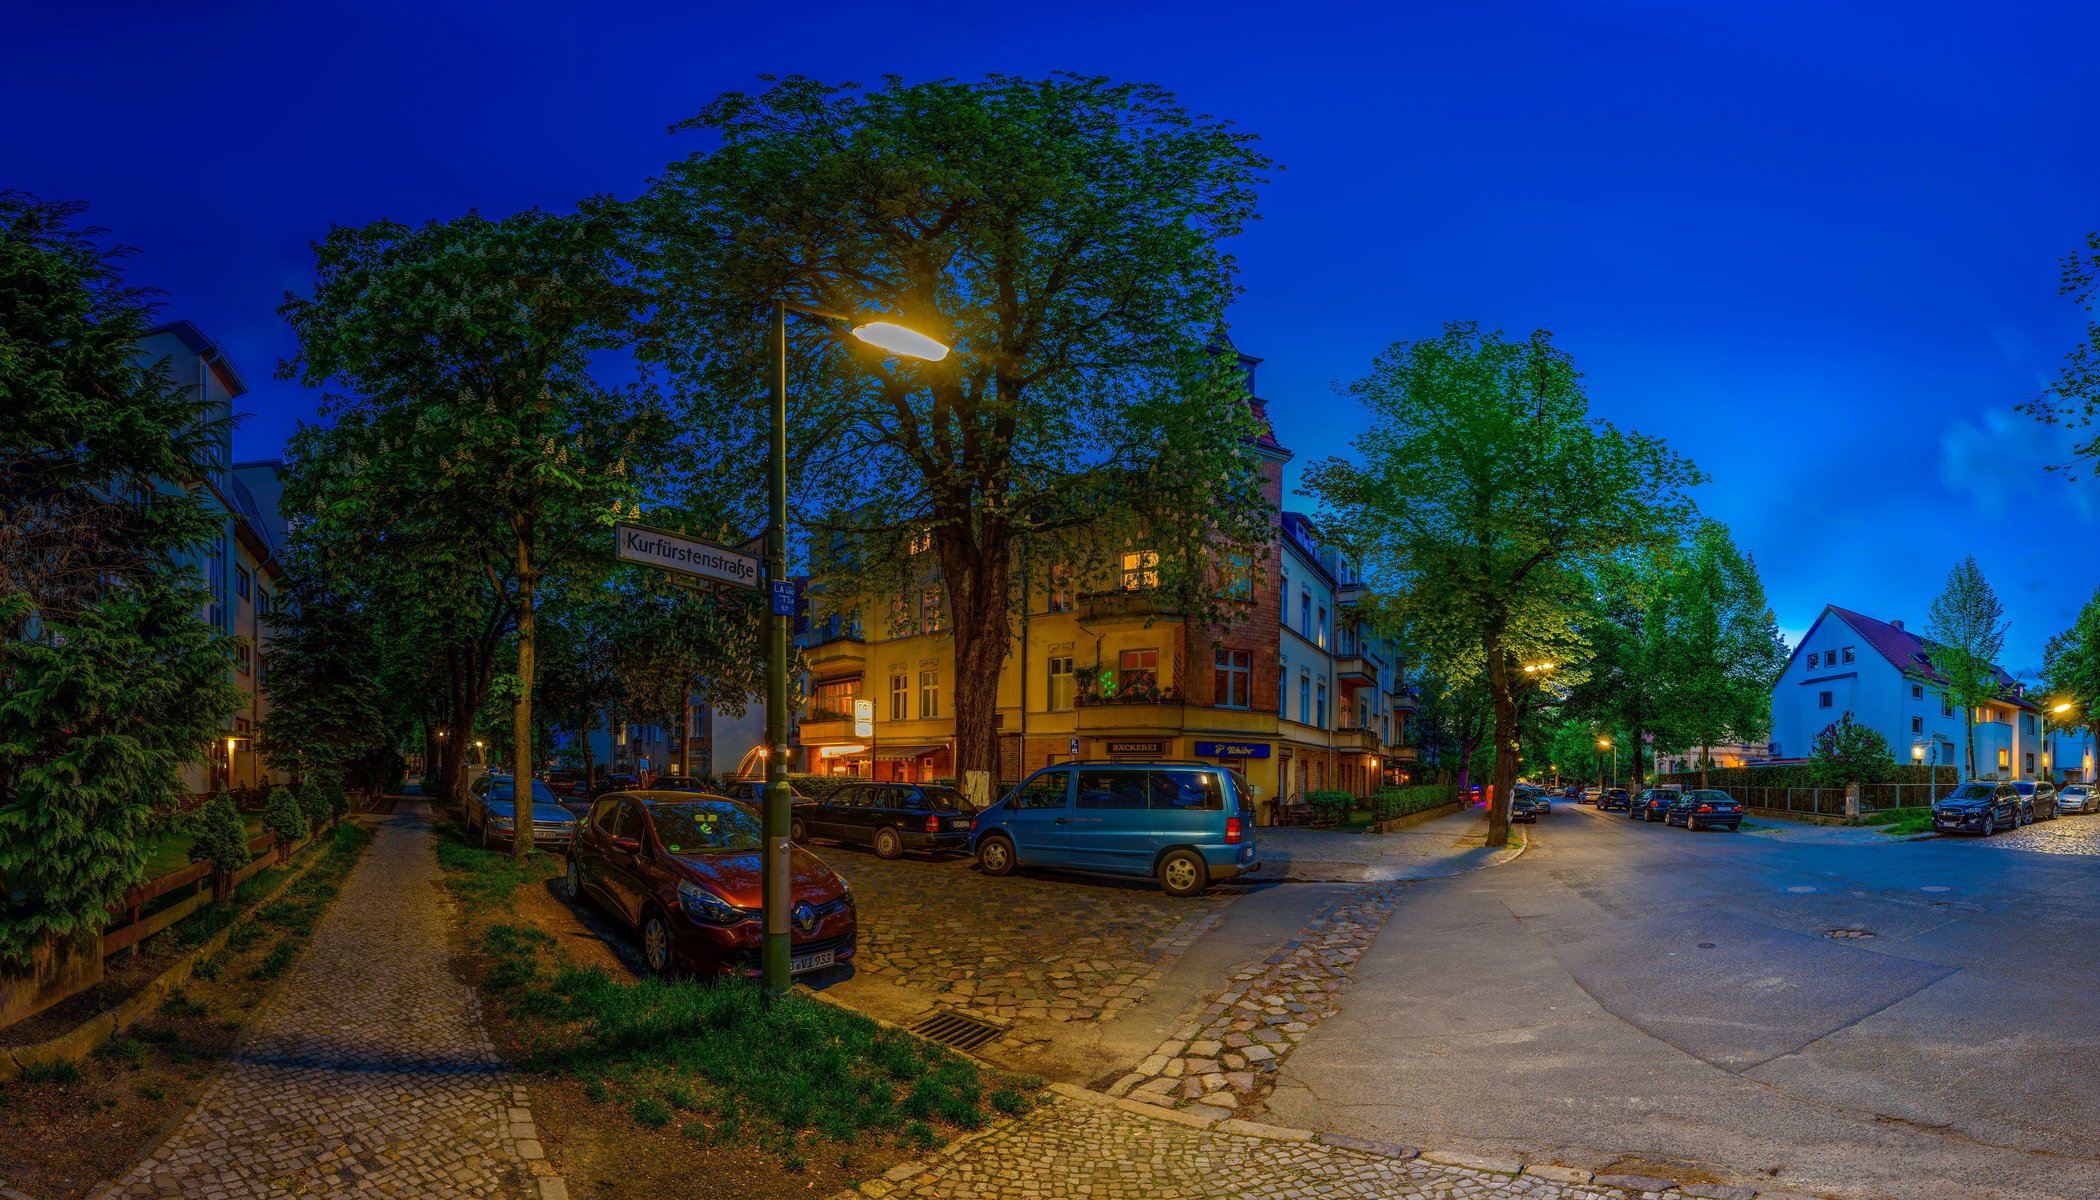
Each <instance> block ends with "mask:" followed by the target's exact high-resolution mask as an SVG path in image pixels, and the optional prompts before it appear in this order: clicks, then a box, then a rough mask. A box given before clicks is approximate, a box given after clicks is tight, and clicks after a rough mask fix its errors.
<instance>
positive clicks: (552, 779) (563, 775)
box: [547, 768, 584, 800]
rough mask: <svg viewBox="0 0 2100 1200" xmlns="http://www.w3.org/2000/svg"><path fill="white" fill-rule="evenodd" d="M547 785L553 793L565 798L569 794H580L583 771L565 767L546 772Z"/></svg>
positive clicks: (582, 788)
mask: <svg viewBox="0 0 2100 1200" xmlns="http://www.w3.org/2000/svg"><path fill="white" fill-rule="evenodd" d="M547 787H548V789H549V790H551V791H552V792H553V793H554V794H555V795H557V796H560V797H561V798H562V799H564V800H566V799H568V798H569V797H571V796H578V797H580V796H582V795H583V792H584V782H583V772H581V771H571V770H567V769H566V768H564V769H561V770H554V771H549V772H547Z"/></svg>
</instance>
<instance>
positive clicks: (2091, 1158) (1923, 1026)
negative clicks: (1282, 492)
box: [1270, 805, 2100, 1200]
mask: <svg viewBox="0 0 2100 1200" xmlns="http://www.w3.org/2000/svg"><path fill="white" fill-rule="evenodd" d="M1532 830H1533V832H1532V838H1533V842H1532V849H1531V851H1530V852H1529V853H1527V854H1526V855H1525V856H1524V857H1523V858H1521V859H1519V860H1517V861H1516V862H1514V863H1511V864H1508V865H1506V866H1502V867H1499V868H1497V869H1494V870H1490V871H1482V872H1479V873H1476V874H1472V875H1466V876H1461V877H1458V878H1455V879H1447V880H1435V881H1431V882H1427V883H1422V884H1417V885H1416V887H1415V890H1414V892H1413V893H1412V894H1411V895H1410V896H1409V898H1408V900H1407V902H1406V903H1404V904H1403V905H1402V906H1401V908H1400V909H1399V911H1397V912H1395V913H1394V914H1393V918H1392V920H1391V921H1390V922H1389V923H1388V924H1387V926H1386V927H1385V930H1384V932H1383V933H1382V934H1381V935H1380V937H1379V940H1378V942H1377V943H1376V945H1375V946H1374V947H1373V948H1372V950H1371V952H1370V953H1369V954H1368V955H1367V956H1366V957H1365V959H1364V960H1363V962H1361V963H1360V964H1359V965H1358V967H1357V970H1356V976H1355V982H1354V984H1353V985H1352V986H1351V987H1350V989H1349V990H1348V992H1347V994H1346V1000H1345V1004H1344V1008H1343V1011H1342V1012H1341V1013H1340V1014H1339V1015H1338V1016H1336V1017H1335V1018H1333V1019H1330V1020H1328V1021H1326V1022H1324V1023H1322V1024H1321V1025H1320V1026H1319V1027H1318V1029H1317V1031H1316V1032H1315V1033H1314V1034H1313V1035H1312V1036H1311V1037H1310V1038H1308V1039H1307V1041H1306V1042H1305V1044H1303V1045H1302V1046H1301V1047H1300V1048H1299V1050H1298V1051H1297V1053H1295V1054H1293V1055H1292V1056H1291V1057H1290V1059H1289V1061H1288V1066H1287V1067H1286V1068H1285V1070H1284V1078H1283V1080H1282V1082H1281V1085H1280V1086H1279V1087H1278V1089H1277V1091H1276V1094H1275V1095H1274V1097H1273V1098H1272V1099H1271V1102H1270V1111H1271V1114H1272V1118H1271V1119H1273V1120H1276V1121H1279V1122H1281V1123H1283V1124H1286V1125H1295V1126H1304V1127H1311V1128H1319V1129H1330V1130H1335V1131H1338V1132H1342V1133H1350V1134H1355V1135H1358V1136H1362V1137H1371V1138H1378V1139H1383V1140H1388V1141H1399V1142H1407V1143H1412V1144H1416V1145H1428V1146H1440V1147H1448V1148H1459V1149H1470V1150H1473V1151H1475V1152H1478V1153H1489V1154H1492V1153H1496V1152H1504V1153H1506V1152H1510V1151H1516V1152H1519V1153H1521V1154H1523V1155H1524V1156H1526V1157H1529V1158H1532V1159H1534V1160H1535V1161H1536V1160H1545V1159H1557V1160H1558V1161H1560V1162H1562V1163H1565V1164H1568V1165H1572V1166H1583V1167H1589V1168H1592V1169H1596V1168H1599V1167H1602V1166H1605V1165H1608V1164H1610V1163H1612V1162H1614V1161H1615V1160H1617V1159H1620V1158H1621V1156H1625V1157H1628V1158H1632V1157H1643V1158H1646V1159H1647V1160H1649V1161H1652V1162H1657V1163H1670V1164H1688V1165H1692V1166H1703V1167H1706V1168H1707V1169H1710V1170H1711V1171H1712V1172H1713V1173H1715V1174H1717V1175H1719V1176H1722V1177H1724V1178H1728V1179H1730V1180H1733V1181H1742V1180H1751V1181H1761V1183H1760V1186H1763V1187H1766V1188H1770V1189H1775V1190H1784V1189H1787V1188H1793V1189H1798V1190H1804V1191H1814V1192H1818V1193H1828V1194H1832V1195H1843V1196H1858V1197H1901V1198H1904V1200H1911V1198H1929V1200H1955V1198H1957V1197H1958V1198H1960V1200H2012V1198H2015V1197H2017V1198H2019V1200H2042V1198H2046V1200H2088V1198H2091V1197H2100V816H2080V817H2066V818H2063V819H2061V820H2058V821H2055V822H2049V823H2044V824H2041V825H2036V826H2033V827H2030V828H2028V829H2023V830H2019V831H2015V832H2010V833H2006V834H2000V835H1998V836H1997V837H1994V838H1991V839H1988V840H1983V839H1963V840H1955V839H1946V838H1941V839H1933V840H1930V841H1922V842H1891V843H1889V844H1866V845H1831V844H1816V843H1813V842H1808V841H1798V842H1796V841H1789V840H1788V839H1786V838H1773V837H1760V836H1753V835H1750V834H1746V833H1734V834H1732V833H1723V832H1718V831H1708V832H1700V833H1687V832H1686V831H1684V830H1680V829H1670V828H1666V827H1664V826H1662V825H1660V824H1653V825H1651V824H1646V823H1634V822H1630V821H1628V820H1627V819H1626V817H1625V815H1624V814H1623V813H1610V814H1600V813H1597V812H1595V811H1593V810H1591V809H1588V808H1583V807H1580V806H1576V805H1568V806H1565V807H1562V806H1559V805H1556V806H1555V812H1554V814H1553V815H1552V816H1550V817H1547V818H1545V819H1544V820H1543V821H1541V822H1540V823H1539V824H1538V825H1537V826H1536V827H1532Z"/></svg>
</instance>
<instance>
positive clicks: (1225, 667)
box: [1211, 646, 1254, 708]
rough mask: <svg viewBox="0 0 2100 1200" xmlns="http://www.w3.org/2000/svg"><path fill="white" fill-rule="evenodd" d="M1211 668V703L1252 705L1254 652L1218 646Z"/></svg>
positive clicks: (1249, 706)
mask: <svg viewBox="0 0 2100 1200" xmlns="http://www.w3.org/2000/svg"><path fill="white" fill-rule="evenodd" d="M1215 655H1216V657H1215V660H1214V665H1213V666H1212V668H1211V703H1213V704H1215V705H1217V706H1218V707H1219V708H1252V707H1253V706H1254V654H1253V652H1252V651H1249V650H1233V649H1229V648H1227V647H1223V646H1220V647H1218V649H1217V651H1216V652H1215Z"/></svg>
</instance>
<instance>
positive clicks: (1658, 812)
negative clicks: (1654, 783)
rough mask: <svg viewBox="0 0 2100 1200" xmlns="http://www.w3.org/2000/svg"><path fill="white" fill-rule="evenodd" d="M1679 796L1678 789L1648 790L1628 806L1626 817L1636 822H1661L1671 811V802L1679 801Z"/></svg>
mask: <svg viewBox="0 0 2100 1200" xmlns="http://www.w3.org/2000/svg"><path fill="white" fill-rule="evenodd" d="M1677 794H1678V793H1677V789H1676V788H1668V789H1665V788H1648V789H1646V790H1645V791H1643V792H1641V793H1640V794H1639V795H1637V796H1635V797H1634V798H1633V803H1631V804H1628V805H1627V806H1626V816H1627V817H1628V818H1629V819H1631V820H1635V821H1660V820H1662V819H1663V814H1665V813H1667V812H1669V811H1670V802H1671V801H1672V800H1675V799H1677Z"/></svg>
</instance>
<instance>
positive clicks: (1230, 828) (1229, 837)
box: [1225, 817, 1240, 846]
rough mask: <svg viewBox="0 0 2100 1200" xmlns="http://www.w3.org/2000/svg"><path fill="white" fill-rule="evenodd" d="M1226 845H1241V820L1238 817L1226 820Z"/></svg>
mask: <svg viewBox="0 0 2100 1200" xmlns="http://www.w3.org/2000/svg"><path fill="white" fill-rule="evenodd" d="M1225 844H1226V845H1228V846H1237V845H1239V844H1240V819H1239V818H1238V817H1227V818H1225Z"/></svg>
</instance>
